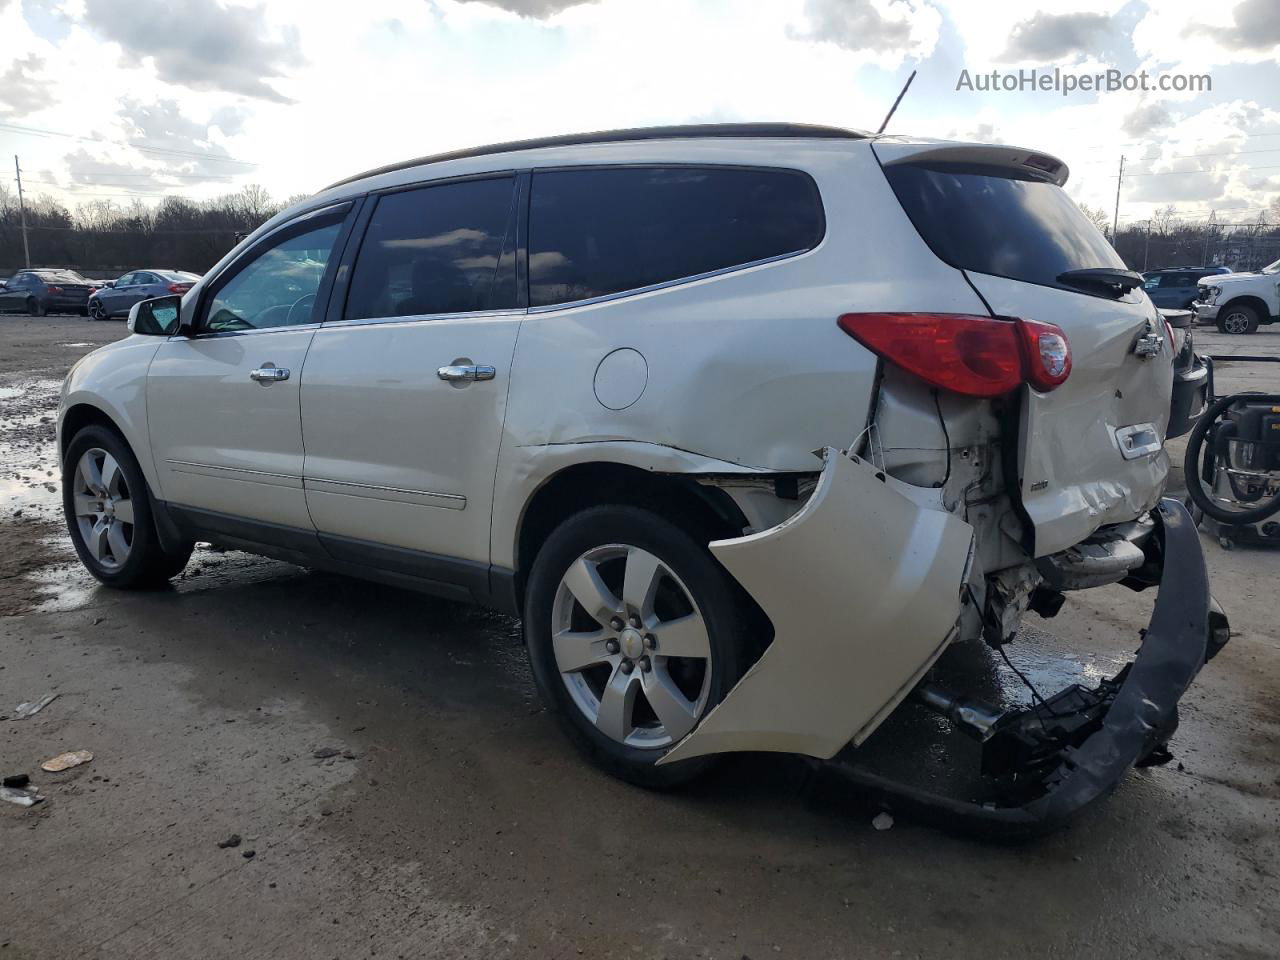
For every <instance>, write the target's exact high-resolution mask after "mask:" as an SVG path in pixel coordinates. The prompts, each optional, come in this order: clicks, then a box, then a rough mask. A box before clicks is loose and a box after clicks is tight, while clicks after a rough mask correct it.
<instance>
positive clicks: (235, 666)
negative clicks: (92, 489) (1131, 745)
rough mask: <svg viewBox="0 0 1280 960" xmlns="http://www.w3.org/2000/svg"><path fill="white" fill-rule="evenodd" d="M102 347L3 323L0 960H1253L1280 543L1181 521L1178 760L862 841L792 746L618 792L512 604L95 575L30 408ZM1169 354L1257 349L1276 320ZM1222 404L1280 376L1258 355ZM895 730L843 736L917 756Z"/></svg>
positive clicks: (1105, 620)
mask: <svg viewBox="0 0 1280 960" xmlns="http://www.w3.org/2000/svg"><path fill="white" fill-rule="evenodd" d="M124 335H125V330H124V325H123V324H122V323H118V322H116V323H91V322H87V321H85V320H84V319H81V318H73V317H50V318H44V319H32V318H27V317H12V316H6V317H0V716H6V715H7V716H9V717H10V719H6V720H0V773H2V774H4V775H9V774H19V773H27V774H29V775H30V776H31V778H32V781H33V782H34V783H36V784H38V785H39V787H40V789H41V791H42V793H43V794H44V796H45V797H46V798H47V799H46V800H45V802H44V803H42V804H39V805H37V806H35V807H31V808H21V807H18V806H15V805H13V804H9V803H0V960H15V958H33V957H59V958H73V957H104V958H105V957H112V958H115V957H155V958H165V960H172V958H183V957H191V958H201V960H210V958H218V957H235V958H257V957H262V958H268V957H269V958H294V957H297V958H308V960H311V958H323V957H343V958H348V957H366V956H377V957H477V958H479V957H483V958H501V957H568V958H573V957H578V956H585V957H591V958H595V957H619V958H621V957H627V958H631V957H639V958H661V957H671V958H684V957H723V958H731V960H740V958H747V957H750V958H753V960H763V958H767V957H814V958H820V957H896V956H902V957H948V958H968V957H974V958H982V960H992V958H1000V957H1010V958H1020V960H1022V958H1027V957H1048V958H1056V957H1077V956H1079V957H1089V958H1093V960H1096V958H1100V957H1118V956H1160V957H1162V958H1170V957H1231V958H1263V957H1275V956H1277V944H1280V916H1278V915H1277V913H1276V909H1275V908H1276V903H1277V902H1278V898H1280V876H1278V874H1280V858H1278V854H1280V803H1278V802H1277V801H1280V762H1278V761H1280V749H1278V748H1280V603H1278V602H1277V596H1278V595H1280V593H1278V591H1277V582H1278V577H1280V550H1275V549H1272V550H1266V549H1261V548H1250V547H1237V548H1236V549H1234V550H1231V551H1224V550H1222V549H1221V548H1220V547H1219V546H1218V544H1217V541H1216V540H1214V539H1213V538H1212V537H1209V536H1207V535H1205V536H1203V538H1202V539H1203V542H1204V546H1205V550H1206V553H1207V556H1208V559H1209V564H1210V571H1211V576H1212V578H1213V584H1214V589H1215V593H1216V594H1217V596H1218V597H1219V599H1220V600H1221V601H1222V603H1223V605H1224V607H1225V608H1226V609H1227V611H1228V613H1229V615H1230V616H1231V618H1232V625H1233V627H1234V628H1235V632H1236V636H1235V638H1234V639H1233V641H1232V644H1231V645H1230V646H1229V647H1228V648H1227V650H1226V652H1225V653H1224V654H1223V655H1222V656H1220V657H1219V658H1218V659H1217V660H1215V661H1214V663H1213V664H1212V665H1211V666H1210V668H1208V669H1207V670H1205V671H1204V672H1203V673H1202V674H1201V676H1200V678H1199V680H1198V681H1197V683H1196V684H1195V686H1194V687H1193V688H1192V690H1191V692H1190V693H1189V694H1188V696H1187V697H1186V698H1185V699H1184V700H1183V707H1182V728H1181V730H1180V731H1179V733H1178V735H1177V737H1176V738H1175V740H1174V743H1173V751H1174V753H1175V755H1176V758H1177V760H1176V762H1174V763H1171V764H1169V765H1167V766H1164V767H1159V768H1153V769H1148V770H1143V771H1138V772H1135V773H1133V774H1131V775H1130V776H1129V778H1128V779H1127V780H1126V781H1125V782H1124V783H1123V784H1122V786H1121V788H1120V789H1119V790H1118V791H1117V793H1116V794H1115V795H1114V796H1113V797H1111V798H1110V799H1109V800H1108V801H1107V802H1105V803H1103V804H1101V805H1099V806H1097V807H1096V808H1094V809H1092V810H1090V811H1088V812H1087V813H1086V814H1085V815H1084V816H1082V817H1081V818H1080V819H1079V820H1077V821H1076V822H1075V823H1074V824H1073V825H1072V826H1071V828H1070V829H1068V830H1067V831H1065V832H1063V833H1060V834H1058V835H1055V836H1052V837H1049V838H1047V839H1044V840H1040V841H1037V842H1034V843H1030V844H1025V845H1021V846H1014V847H1010V846H997V845H990V844H982V843H978V842H974V841H970V840H965V839H960V838H956V837H952V836H948V835H946V834H944V833H941V832H938V831H937V830H934V829H932V828H928V827H925V826H921V825H916V824H912V823H911V822H908V821H906V820H904V819H901V818H899V819H898V821H897V822H896V823H895V824H894V826H893V828H892V829H890V830H885V831H877V830H874V829H873V828H872V825H871V820H872V816H873V815H874V813H875V811H874V810H869V809H867V808H866V807H865V805H864V804H862V803H860V802H859V801H858V798H857V797H856V796H850V795H849V794H848V793H846V792H844V791H841V790H839V789H836V788H834V787H833V786H832V781H831V780H830V778H826V777H815V776H813V773H812V769H811V767H810V766H809V765H808V764H806V763H804V762H802V761H799V760H797V759H794V758H787V757H777V756H744V757H737V758H733V759H731V760H729V761H728V762H726V763H725V764H724V765H723V767H722V768H721V769H720V771H719V772H718V773H717V774H716V775H713V776H712V777H711V778H710V779H709V780H706V781H704V782H701V783H699V784H697V785H696V786H695V787H693V788H692V789H689V790H686V791H684V792H680V793H674V794H665V795H664V794H654V793H646V792H643V791H640V790H637V789H635V788H632V787H629V786H626V785H624V784H622V783H619V782H616V781H613V780H611V779H609V778H608V777H606V776H604V775H602V774H600V773H597V772H596V771H594V770H593V769H591V768H590V767H588V766H586V765H585V763H584V762H582V761H581V760H579V758H578V757H577V756H576V755H575V754H574V753H573V752H572V751H571V749H570V748H569V746H568V744H567V743H566V742H565V741H564V740H563V739H562V737H561V736H560V734H559V732H558V731H557V729H556V728H555V726H554V724H553V722H552V721H551V719H550V718H549V717H548V716H547V715H546V713H545V712H543V711H542V710H541V709H540V707H539V704H538V701H537V697H536V694H535V692H534V689H533V685H532V682H531V680H530V677H529V673H528V669H527V666H526V663H525V657H524V651H523V648H522V647H521V645H520V643H519V629H518V623H517V622H516V621H513V620H511V619H508V618H505V617H501V616H497V615H494V614H490V613H487V612H484V611H480V610H474V609H469V608H465V607H461V606H457V605H454V604H451V603H447V602H444V601H439V600H434V599H431V598H426V597H422V596H418V595H415V594H411V593H405V592H401V591H397V590H394V589H390V588H385V587H380V586H374V585H369V584H365V583H361V582H357V581H352V580H345V579H341V578H338V577H333V576H329V575H324V574H316V573H309V572H306V571H303V570H300V569H298V568H296V567H292V566H289V565H287V564H283V563H277V562H274V561H269V560H262V559H258V558H254V557H249V556H246V555H244V554H238V553H221V552H215V551H212V550H210V549H207V548H201V549H199V550H198V551H197V553H196V554H195V555H194V557H193V559H192V562H191V565H190V566H189V567H188V569H187V571H186V572H185V573H184V574H183V575H182V576H181V577H180V578H179V579H178V580H176V581H175V582H174V584H173V588H172V589H168V590H164V591H160V592H153V593H145V594H122V593H116V592H112V591H109V590H106V589H104V588H100V587H98V586H96V585H95V582H94V581H93V580H91V579H90V578H89V577H88V576H87V575H86V574H85V573H83V571H82V570H81V569H80V568H79V567H78V566H77V565H76V564H75V563H74V562H73V561H74V556H73V554H72V553H71V550H70V547H69V545H68V543H67V541H66V534H65V530H64V529H63V528H62V526H61V520H60V515H59V509H58V503H59V496H58V493H57V490H58V478H57V476H56V473H57V463H56V456H55V453H54V449H53V421H52V417H53V413H54V406H55V403H56V398H57V391H58V386H59V383H60V381H61V378H62V377H63V375H64V374H65V372H66V370H67V368H68V367H69V366H70V364H71V363H72V362H74V360H75V359H76V358H78V357H79V356H81V355H83V354H84V353H86V352H88V351H89V350H90V349H92V348H93V347H95V346H97V345H99V344H102V343H105V342H108V341H111V340H114V339H116V338H119V337H121V336H124ZM1197 343H1198V344H1200V345H1201V347H1202V348H1204V349H1207V350H1208V351H1209V352H1214V353H1223V352H1230V351H1235V352H1241V353H1261V352H1267V353H1272V354H1280V326H1277V327H1267V328H1263V331H1262V332H1261V333H1259V334H1258V335H1256V336H1253V337H1241V338H1228V337H1220V336H1218V335H1217V334H1216V333H1206V332H1204V331H1202V330H1201V331H1197ZM1220 384H1223V385H1225V386H1244V385H1248V386H1250V387H1253V388H1259V389H1261V388H1270V389H1275V390H1280V369H1266V368H1264V367H1263V366H1262V365H1253V366H1250V365H1244V364H1234V365H1230V366H1229V367H1223V368H1222V370H1221V372H1220ZM1179 455H1180V453H1179ZM1150 604H1151V597H1149V596H1145V595H1137V594H1133V593H1131V592H1129V591H1128V590H1125V589H1123V588H1120V587H1115V588H1106V589H1102V590H1093V591H1088V592H1086V593H1084V594H1077V595H1074V596H1072V597H1071V599H1070V600H1069V601H1068V603H1067V605H1066V606H1065V607H1064V609H1063V611H1062V613H1061V614H1060V615H1059V616H1058V617H1057V618H1055V619H1053V620H1049V621H1043V622H1039V621H1037V622H1035V623H1032V624H1029V628H1028V630H1027V635H1026V638H1025V641H1023V642H1020V643H1015V644H1014V645H1013V647H1012V648H1011V656H1012V657H1013V660H1014V662H1015V663H1016V664H1018V665H1019V666H1020V667H1021V668H1022V669H1023V670H1024V671H1026V672H1028V673H1029V675H1030V676H1031V677H1032V679H1033V680H1034V681H1035V682H1036V683H1037V684H1040V683H1041V682H1043V683H1044V684H1046V685H1047V686H1050V687H1051V688H1052V689H1057V687H1058V686H1061V685H1062V682H1063V680H1064V678H1070V677H1073V676H1086V677H1091V676H1097V675H1098V674H1099V673H1101V672H1107V673H1110V672H1113V670H1114V668H1115V664H1117V663H1118V662H1120V661H1122V660H1123V659H1124V658H1126V657H1127V656H1128V654H1129V653H1130V652H1131V651H1132V649H1133V648H1134V647H1135V646H1136V641H1137V632H1138V630H1139V629H1140V628H1141V627H1143V626H1145V624H1146V618H1147V616H1148V614H1149V610H1150ZM969 659H970V661H976V662H971V663H968V664H961V667H962V668H964V669H972V670H974V671H977V672H978V673H980V674H984V675H985V679H986V680H987V681H988V682H990V683H992V684H994V685H995V686H996V687H999V688H1002V689H1004V690H1005V691H1006V693H1007V695H1008V696H1009V698H1011V699H1012V698H1017V697H1020V696H1021V695H1022V694H1021V690H1020V688H1019V687H1017V686H1016V684H1015V683H1013V682H1011V677H1010V675H1009V673H1008V671H1007V670H1005V669H1004V668H1003V667H997V666H996V665H995V664H993V663H992V662H991V660H990V658H989V657H987V656H986V655H985V653H983V652H981V651H979V652H977V654H976V655H972V656H970V658H969ZM49 693H56V694H57V698H56V699H54V700H53V701H52V702H51V703H50V704H49V705H48V706H47V707H45V708H44V709H43V710H42V711H40V712H39V713H37V714H36V715H35V716H32V717H30V718H28V719H23V720H16V719H12V716H13V711H14V708H15V707H16V706H17V705H18V704H19V703H21V702H24V701H31V700H36V699H38V698H40V697H42V696H44V695H46V694H49ZM907 713H908V711H901V712H900V714H899V715H897V716H895V717H894V718H893V719H892V721H891V722H890V723H888V724H886V726H885V727H884V728H882V730H881V731H880V732H878V733H877V734H876V735H875V737H873V738H872V740H871V742H870V743H869V745H868V749H869V750H874V751H875V752H876V753H877V754H879V755H884V756H890V757H893V756H897V757H899V758H906V761H907V762H909V763H913V764H914V763H915V762H916V758H918V757H919V758H925V754H929V757H930V758H931V759H933V760H935V761H936V760H937V756H935V754H937V753H938V751H936V750H934V747H936V746H937V745H938V744H937V743H935V740H936V737H937V731H936V725H935V726H934V727H930V731H931V732H929V733H928V734H927V735H923V734H921V727H922V724H921V721H920V718H919V717H918V716H908V715H907ZM930 737H933V738H934V739H930ZM922 738H923V740H925V741H928V744H929V746H928V749H926V750H925V752H924V753H921V752H920V751H921V750H922V749H923V748H922V747H921V742H922ZM82 749H83V750H89V751H92V753H93V755H94V757H93V760H92V761H91V762H89V763H85V764H82V765H80V766H76V767H74V768H72V769H69V770H66V771H65V772H61V773H45V772H43V771H41V770H40V767H39V764H40V763H41V762H42V761H44V760H46V759H48V758H50V757H53V756H55V755H57V754H61V753H63V752H65V751H71V750H82ZM944 766H945V765H944ZM233 834H235V835H238V836H239V837H240V841H239V843H238V844H234V845H232V844H228V841H229V840H230V839H231V837H232V835H233Z"/></svg>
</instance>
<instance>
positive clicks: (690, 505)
mask: <svg viewBox="0 0 1280 960" xmlns="http://www.w3.org/2000/svg"><path fill="white" fill-rule="evenodd" d="M605 505H617V506H634V507H641V508H643V509H648V510H651V511H653V512H654V513H657V514H659V515H661V516H663V517H665V518H667V519H669V520H671V521H672V522H674V523H676V524H677V525H679V526H681V527H683V528H685V529H687V530H690V531H691V532H692V533H693V534H694V536H695V538H696V539H698V540H699V541H702V542H710V541H711V540H715V539H720V538H725V537H736V536H739V535H741V533H742V530H743V529H744V528H745V527H746V526H747V518H746V516H745V515H744V514H743V513H742V510H741V508H739V506H738V505H737V503H735V502H734V500H733V498H732V497H730V496H729V494H728V493H726V492H725V491H724V490H722V489H720V488H718V487H714V486H707V485H704V484H700V483H698V482H697V480H696V479H695V478H694V477H693V476H691V475H688V474H671V473H655V472H653V471H650V470H645V469H643V468H640V467H635V466H630V465H628V464H625V463H618V462H615V461H590V462H585V463H576V464H573V465H571V466H566V467H564V468H562V469H560V470H558V471H557V472H555V473H553V474H551V475H550V476H549V477H547V478H546V479H545V480H544V481H543V482H542V483H541V484H540V485H539V486H538V487H537V488H536V489H535V490H534V491H533V493H532V495H531V496H530V497H529V499H528V501H527V502H526V504H525V506H524V509H523V510H522V511H521V514H520V519H519V522H518V525H517V528H516V536H515V569H514V571H513V577H512V591H513V593H514V597H513V599H514V602H515V606H516V609H517V610H523V607H524V594H525V584H526V582H527V581H528V577H529V570H530V569H531V568H532V566H533V562H534V560H535V559H536V558H537V555H538V551H539V550H540V549H541V548H542V545H543V544H544V543H545V542H546V540H547V537H548V536H550V535H551V532H552V531H553V530H555V528H556V527H557V526H559V525H560V524H561V523H563V522H564V521H565V520H567V519H568V518H569V517H571V516H573V515H574V514H576V513H580V512H581V511H583V510H586V509H589V508H591V507H598V506H605Z"/></svg>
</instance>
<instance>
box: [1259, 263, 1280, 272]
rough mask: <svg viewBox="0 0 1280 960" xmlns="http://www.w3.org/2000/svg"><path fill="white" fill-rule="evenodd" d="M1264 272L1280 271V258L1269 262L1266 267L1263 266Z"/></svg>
mask: <svg viewBox="0 0 1280 960" xmlns="http://www.w3.org/2000/svg"><path fill="white" fill-rule="evenodd" d="M1262 272H1263V273H1280V260H1277V261H1276V262H1275V263H1268V264H1267V265H1266V266H1265V267H1263V268H1262Z"/></svg>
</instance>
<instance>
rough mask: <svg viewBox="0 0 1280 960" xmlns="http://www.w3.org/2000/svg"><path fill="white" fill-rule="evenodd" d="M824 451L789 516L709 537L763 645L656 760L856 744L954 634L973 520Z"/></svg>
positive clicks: (817, 753)
mask: <svg viewBox="0 0 1280 960" xmlns="http://www.w3.org/2000/svg"><path fill="white" fill-rule="evenodd" d="M823 456H824V460H825V466H824V469H823V472H822V477H821V479H820V480H819V481H818V486H817V488H816V489H815V490H814V492H813V495H812V496H811V497H810V498H809V501H808V502H807V503H806V504H805V506H804V508H803V509H802V510H801V511H800V512H799V513H797V514H796V515H795V516H793V517H791V518H790V519H788V520H786V521H784V522H783V523H781V524H780V525H778V526H776V527H773V528H772V529H769V530H764V531H762V532H760V533H756V534H752V535H750V536H747V537H742V538H740V539H735V540H721V541H717V542H715V543H712V544H711V552H712V553H713V554H714V555H715V556H716V558H717V559H718V560H719V561H720V562H721V563H723V564H724V565H725V567H726V568H728V570H729V572H730V573H732V574H733V575H734V576H735V577H736V578H737V580H738V582H739V583H741V584H742V585H743V586H744V587H746V589H747V591H748V592H749V593H751V595H752V596H753V597H754V598H755V599H756V602H757V603H759V604H760V605H761V607H762V608H763V609H764V611H765V613H766V614H767V615H768V616H769V618H770V619H771V620H772V621H773V626H774V631H775V636H774V641H773V644H772V645H771V646H770V648H769V649H768V650H767V651H766V652H765V654H764V656H763V657H761V659H760V661H759V662H758V663H757V664H756V665H755V666H754V667H753V668H752V669H751V670H750V671H749V672H748V673H747V675H746V676H745V677H743V678H742V680H741V681H739V683H738V685H737V686H736V687H735V688H734V689H733V691H732V692H731V693H730V694H729V696H728V697H727V698H726V699H725V700H724V702H722V703H721V704H720V706H718V707H717V708H716V709H715V710H713V711H712V712H711V714H710V715H709V716H708V717H707V718H706V719H705V720H704V721H703V722H702V724H701V725H700V726H699V727H698V728H697V730H695V731H694V733H693V734H692V735H691V736H689V737H687V738H686V739H685V740H683V741H682V742H681V743H680V744H678V745H677V746H676V748H675V749H674V750H672V751H671V752H670V753H668V754H667V755H666V756H665V757H664V758H663V760H662V762H663V763H669V762H672V761H675V760H681V759H688V758H689V757H696V756H699V755H702V754H705V753H718V752H722V751H726V750H774V751H784V752H791V753H804V754H808V755H810V756H814V757H822V758H827V757H832V756H834V755H835V754H836V753H837V752H838V751H839V750H840V749H841V748H842V747H843V746H844V745H845V744H847V743H849V742H850V741H851V740H852V741H853V742H854V743H861V742H862V741H863V740H864V739H866V737H868V736H869V735H870V734H871V732H872V731H873V730H875V728H876V726H877V725H878V724H879V723H880V721H881V720H883V719H884V717H885V716H887V715H888V713H889V711H891V710H892V709H893V708H894V707H895V706H896V705H897V704H898V702H899V701H900V700H901V699H902V698H903V697H904V696H906V694H907V693H908V692H909V691H910V689H911V687H912V686H913V685H914V684H915V683H916V681H918V680H919V679H920V677H921V675H922V674H923V673H924V671H925V670H927V669H928V668H929V666H930V665H931V664H932V663H933V661H934V660H935V659H936V658H937V657H938V655H939V654H940V653H941V652H942V650H943V648H944V647H945V646H946V644H947V643H948V642H949V641H950V640H951V639H952V638H953V636H954V633H955V631H956V629H957V617H958V615H959V612H960V597H961V585H962V584H963V583H964V580H965V576H966V573H967V569H968V566H969V562H970V559H971V557H972V552H973V528H972V527H970V526H969V525H968V524H967V523H965V522H964V521H962V520H960V519H959V518H957V517H955V516H953V515H951V514H949V513H947V512H946V511H945V510H943V509H942V508H941V506H940V505H939V504H938V503H937V502H936V498H935V503H934V504H933V505H932V506H927V505H922V504H921V503H918V502H916V501H915V500H913V499H912V498H911V495H912V494H915V493H917V491H915V490H913V488H910V487H908V486H907V485H906V484H903V483H901V482H899V481H896V480H894V479H893V478H891V477H888V476H886V475H885V474H884V472H883V471H881V470H878V469H876V468H875V467H873V466H871V465H870V464H869V463H867V462H866V461H864V460H850V459H848V458H847V457H845V456H843V455H842V454H840V453H839V452H838V451H835V450H832V449H830V448H828V449H827V450H826V451H824V454H823ZM926 496H927V492H926ZM922 499H923V498H922ZM854 544H877V545H881V546H882V547H883V549H879V548H873V549H853V550H851V549H850V547H851V545H854ZM788 573H790V574H791V575H787V574H788ZM924 597H927V598H929V599H928V602H921V598H924ZM890 638H891V639H890Z"/></svg>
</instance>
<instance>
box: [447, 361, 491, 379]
mask: <svg viewBox="0 0 1280 960" xmlns="http://www.w3.org/2000/svg"><path fill="white" fill-rule="evenodd" d="M497 375H498V370H497V368H496V367H490V366H488V365H487V364H483V363H451V364H449V365H448V366H445V367H441V368H440V369H439V370H437V371H436V376H437V377H439V378H440V379H441V380H448V381H449V382H450V383H472V382H474V381H476V380H492V379H493V378H494V377H496V376H497Z"/></svg>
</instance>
